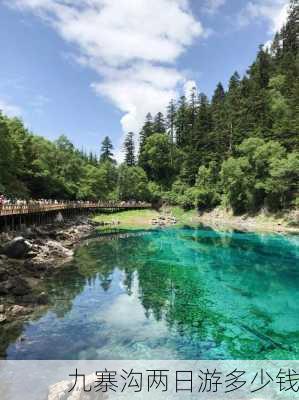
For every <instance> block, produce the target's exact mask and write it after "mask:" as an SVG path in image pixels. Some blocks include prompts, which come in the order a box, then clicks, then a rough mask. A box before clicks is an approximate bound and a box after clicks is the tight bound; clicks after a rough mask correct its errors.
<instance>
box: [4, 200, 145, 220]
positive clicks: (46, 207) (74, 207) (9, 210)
mask: <svg viewBox="0 0 299 400" xmlns="http://www.w3.org/2000/svg"><path fill="white" fill-rule="evenodd" d="M146 208H151V204H148V203H137V202H136V203H134V202H98V203H91V202H81V203H80V202H65V203H57V204H55V203H53V204H46V203H45V204H43V203H33V204H22V205H17V204H9V205H8V204H5V205H2V206H1V205H0V217H10V216H15V215H28V214H31V215H34V214H40V213H42V214H45V213H53V212H59V211H62V212H65V211H83V210H85V211H90V212H92V211H97V210H98V211H101V210H105V211H109V210H111V211H118V210H119V211H121V210H130V209H134V210H137V209H146Z"/></svg>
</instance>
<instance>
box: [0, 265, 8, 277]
mask: <svg viewBox="0 0 299 400" xmlns="http://www.w3.org/2000/svg"><path fill="white" fill-rule="evenodd" d="M7 277H8V273H7V271H6V269H5V268H4V267H3V266H1V265H0V281H4V280H5V279H6V278H7Z"/></svg>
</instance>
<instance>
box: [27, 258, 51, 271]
mask: <svg viewBox="0 0 299 400" xmlns="http://www.w3.org/2000/svg"><path fill="white" fill-rule="evenodd" d="M24 268H25V269H26V270H27V271H30V272H39V273H40V272H44V271H46V270H47V269H48V268H49V264H48V263H47V262H46V261H44V260H40V259H39V258H36V259H35V258H33V259H31V260H26V261H25V262H24Z"/></svg>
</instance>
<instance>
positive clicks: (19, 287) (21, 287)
mask: <svg viewBox="0 0 299 400" xmlns="http://www.w3.org/2000/svg"><path fill="white" fill-rule="evenodd" d="M12 285H13V287H12V289H11V292H12V294H14V295H16V296H24V295H25V294H28V293H29V292H30V291H31V289H30V286H29V285H28V283H27V282H26V281H25V280H24V279H22V278H17V277H16V278H15V279H14V282H13V283H12Z"/></svg>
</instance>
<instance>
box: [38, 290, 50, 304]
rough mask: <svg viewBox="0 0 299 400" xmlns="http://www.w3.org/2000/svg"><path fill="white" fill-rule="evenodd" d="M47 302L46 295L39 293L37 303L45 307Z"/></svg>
mask: <svg viewBox="0 0 299 400" xmlns="http://www.w3.org/2000/svg"><path fill="white" fill-rule="evenodd" d="M48 302H49V298H48V295H47V294H46V293H45V292H42V293H40V294H39V295H38V296H37V303H38V304H40V305H46V304H48Z"/></svg>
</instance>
